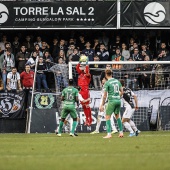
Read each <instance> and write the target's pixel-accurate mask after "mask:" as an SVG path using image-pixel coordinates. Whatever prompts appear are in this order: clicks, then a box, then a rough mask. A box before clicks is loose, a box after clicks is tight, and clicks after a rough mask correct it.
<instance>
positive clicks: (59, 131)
mask: <svg viewBox="0 0 170 170" xmlns="http://www.w3.org/2000/svg"><path fill="white" fill-rule="evenodd" d="M63 124H64V122H62V121H60V124H59V129H58V133H59V134H61V130H62V127H63Z"/></svg>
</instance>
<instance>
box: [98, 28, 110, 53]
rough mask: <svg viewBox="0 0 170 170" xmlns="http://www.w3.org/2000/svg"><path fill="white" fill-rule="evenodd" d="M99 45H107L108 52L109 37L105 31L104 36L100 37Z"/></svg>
mask: <svg viewBox="0 0 170 170" xmlns="http://www.w3.org/2000/svg"><path fill="white" fill-rule="evenodd" d="M99 43H100V44H105V47H106V49H107V50H108V44H109V37H108V36H107V35H106V32H105V31H102V35H101V36H100V37H99Z"/></svg>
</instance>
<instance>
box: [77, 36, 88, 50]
mask: <svg viewBox="0 0 170 170" xmlns="http://www.w3.org/2000/svg"><path fill="white" fill-rule="evenodd" d="M79 40H80V42H79V43H78V44H77V48H78V49H79V51H80V52H82V50H83V49H84V47H85V44H86V42H85V39H84V35H80V36H79Z"/></svg>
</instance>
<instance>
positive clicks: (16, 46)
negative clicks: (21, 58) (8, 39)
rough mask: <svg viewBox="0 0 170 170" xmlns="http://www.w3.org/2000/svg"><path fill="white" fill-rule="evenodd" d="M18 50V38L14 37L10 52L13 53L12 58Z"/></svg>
mask: <svg viewBox="0 0 170 170" xmlns="http://www.w3.org/2000/svg"><path fill="white" fill-rule="evenodd" d="M19 50H20V42H19V37H18V36H15V37H14V41H13V42H12V51H13V54H14V56H16V54H17V53H18V52H19Z"/></svg>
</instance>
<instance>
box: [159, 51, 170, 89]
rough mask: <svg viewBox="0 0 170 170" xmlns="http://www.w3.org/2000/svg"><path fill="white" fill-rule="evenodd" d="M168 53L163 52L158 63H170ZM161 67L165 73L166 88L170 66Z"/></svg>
mask: <svg viewBox="0 0 170 170" xmlns="http://www.w3.org/2000/svg"><path fill="white" fill-rule="evenodd" d="M167 53H168V52H167V50H165V49H164V50H162V51H161V53H160V54H159V55H158V61H170V56H169V55H168V54H167ZM160 67H162V70H163V73H164V81H165V86H167V85H168V77H169V69H170V66H169V64H163V65H160Z"/></svg>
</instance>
